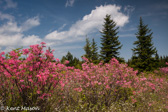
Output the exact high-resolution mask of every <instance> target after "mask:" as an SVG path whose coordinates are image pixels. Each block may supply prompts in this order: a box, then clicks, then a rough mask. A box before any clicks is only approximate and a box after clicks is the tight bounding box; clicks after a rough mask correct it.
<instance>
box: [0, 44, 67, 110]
mask: <svg viewBox="0 0 168 112" xmlns="http://www.w3.org/2000/svg"><path fill="white" fill-rule="evenodd" d="M44 44H45V43H41V45H38V44H37V45H31V46H30V49H23V50H18V51H11V52H9V58H7V59H5V58H4V57H3V55H4V52H2V53H1V54H0V95H1V96H2V98H3V100H4V101H5V102H4V105H8V106H22V105H24V106H35V105H40V106H41V108H43V107H44V106H45V105H46V99H47V98H48V97H50V96H51V94H52V91H53V90H55V88H57V86H58V83H59V81H60V78H61V76H62V73H61V72H60V71H63V70H66V67H65V66H64V65H60V64H57V63H55V62H52V61H53V60H54V56H53V54H52V53H50V52H49V50H46V52H45V53H44V51H43V50H42V49H43V47H45V46H44ZM19 55H22V56H25V57H27V58H26V59H19ZM60 66H62V67H60Z"/></svg>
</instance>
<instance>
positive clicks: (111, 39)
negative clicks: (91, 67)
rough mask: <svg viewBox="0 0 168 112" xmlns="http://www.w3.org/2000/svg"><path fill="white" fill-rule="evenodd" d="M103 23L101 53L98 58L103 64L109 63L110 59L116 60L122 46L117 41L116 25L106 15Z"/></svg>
mask: <svg viewBox="0 0 168 112" xmlns="http://www.w3.org/2000/svg"><path fill="white" fill-rule="evenodd" d="M104 20H105V22H104V25H103V30H102V31H101V33H102V38H101V45H102V47H101V51H100V56H101V58H102V60H104V62H105V63H107V62H109V61H110V60H111V58H114V57H115V58H118V56H119V51H118V50H119V49H121V47H122V45H121V43H120V42H119V40H118V36H117V34H118V31H117V30H118V28H119V27H116V23H115V22H114V21H113V20H112V19H111V16H110V15H106V17H105V18H104Z"/></svg>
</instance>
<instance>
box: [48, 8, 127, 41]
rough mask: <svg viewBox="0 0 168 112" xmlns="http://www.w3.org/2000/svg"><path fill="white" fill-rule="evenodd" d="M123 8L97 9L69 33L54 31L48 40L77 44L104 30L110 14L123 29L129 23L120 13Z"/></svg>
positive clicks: (72, 27)
mask: <svg viewBox="0 0 168 112" xmlns="http://www.w3.org/2000/svg"><path fill="white" fill-rule="evenodd" d="M120 9H121V7H120V6H116V5H105V6H102V5H101V6H99V7H96V9H94V10H92V11H91V13H90V14H88V15H85V16H84V17H83V18H82V20H79V21H77V22H76V23H75V24H73V25H72V26H71V27H70V29H69V30H67V31H60V32H59V31H58V30H56V31H53V32H51V33H49V34H48V35H46V36H45V39H46V40H53V41H54V40H55V41H57V42H58V41H59V42H60V43H63V42H75V41H79V40H83V39H84V38H83V37H85V35H88V34H91V33H93V32H96V31H98V30H101V29H102V25H103V21H104V17H105V15H106V14H110V15H111V17H112V19H113V20H114V21H115V22H116V23H117V26H120V27H123V26H124V25H125V24H126V23H128V19H129V16H126V15H124V14H123V13H122V12H120Z"/></svg>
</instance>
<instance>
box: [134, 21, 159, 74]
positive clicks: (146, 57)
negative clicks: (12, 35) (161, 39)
mask: <svg viewBox="0 0 168 112" xmlns="http://www.w3.org/2000/svg"><path fill="white" fill-rule="evenodd" d="M152 34H153V33H151V30H150V29H149V28H148V25H144V23H143V21H142V18H140V23H139V26H138V32H137V33H136V37H137V39H138V40H137V41H135V42H134V45H136V47H135V48H133V49H132V51H133V57H132V65H133V66H132V67H134V68H136V69H138V70H139V72H142V71H153V70H154V69H155V68H156V59H155V58H154V57H153V56H154V55H155V54H156V48H154V46H153V43H152V38H153V37H152Z"/></svg>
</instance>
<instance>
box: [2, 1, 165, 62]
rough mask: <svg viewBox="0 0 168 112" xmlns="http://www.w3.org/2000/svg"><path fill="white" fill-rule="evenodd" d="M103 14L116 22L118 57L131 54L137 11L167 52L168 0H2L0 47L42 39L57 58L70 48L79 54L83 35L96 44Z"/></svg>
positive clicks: (160, 49)
mask: <svg viewBox="0 0 168 112" xmlns="http://www.w3.org/2000/svg"><path fill="white" fill-rule="evenodd" d="M106 14H110V15H111V16H112V19H113V20H114V21H115V22H116V23H117V26H118V27H119V33H118V36H119V41H120V42H121V44H122V45H123V47H122V49H121V50H120V56H121V57H124V58H125V59H126V60H128V59H129V58H131V56H132V50H131V49H132V48H133V47H135V46H134V45H133V43H134V41H136V40H137V39H136V36H135V33H136V32H137V26H138V24H139V18H140V17H142V18H143V21H144V23H145V24H148V27H149V28H150V29H151V30H152V32H153V43H154V46H155V47H156V49H157V50H158V54H159V55H161V56H163V55H168V50H167V48H168V45H167V43H168V22H167V20H168V0H0V51H5V52H9V51H11V50H12V49H14V48H18V47H21V46H23V47H24V48H26V47H29V45H32V44H39V43H40V42H42V41H44V42H46V43H47V47H49V46H50V47H51V48H52V49H54V50H55V52H54V55H55V57H56V58H61V57H62V56H64V55H66V54H67V52H68V51H70V52H71V53H72V54H73V55H74V56H76V57H78V58H80V57H81V56H82V55H83V54H84V53H85V52H84V50H83V47H84V45H85V38H86V35H87V37H88V38H89V39H90V40H91V39H92V38H94V39H95V41H96V42H97V45H98V47H99V48H100V46H101V44H100V43H101V41H100V37H101V34H100V32H99V31H101V29H102V25H103V21H104V19H103V18H104V17H105V15H106ZM99 50H100V49H99Z"/></svg>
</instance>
